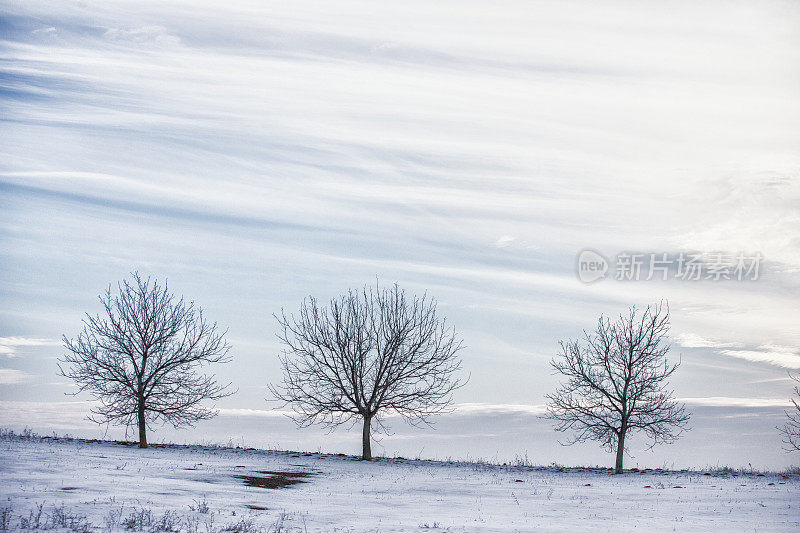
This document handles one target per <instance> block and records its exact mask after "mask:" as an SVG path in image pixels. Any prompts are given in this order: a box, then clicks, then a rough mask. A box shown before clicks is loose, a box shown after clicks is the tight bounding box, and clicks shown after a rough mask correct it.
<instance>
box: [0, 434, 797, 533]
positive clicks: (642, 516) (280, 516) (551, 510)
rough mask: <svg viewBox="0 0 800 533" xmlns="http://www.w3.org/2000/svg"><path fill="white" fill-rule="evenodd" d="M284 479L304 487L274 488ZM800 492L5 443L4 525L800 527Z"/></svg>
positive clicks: (443, 466)
mask: <svg viewBox="0 0 800 533" xmlns="http://www.w3.org/2000/svg"><path fill="white" fill-rule="evenodd" d="M287 472H291V473H299V474H293V475H288V474H286V473H287ZM304 474H305V475H304ZM283 482H289V483H292V482H293V484H290V485H288V486H285V487H281V488H269V487H270V486H273V485H277V484H281V483H283ZM259 485H262V486H259ZM264 485H265V486H264ZM799 489H800V476H798V475H797V474H792V475H789V474H723V473H720V472H710V473H706V472H702V471H699V472H663V471H658V470H656V471H644V472H630V473H626V474H625V475H621V476H613V475H611V474H609V473H608V472H607V471H601V470H591V469H560V468H556V467H549V468H532V467H517V466H489V465H481V464H473V463H456V464H451V463H447V462H430V461H418V460H403V459H385V460H379V461H375V462H371V463H365V462H361V461H356V460H354V459H353V458H351V457H343V456H331V455H324V454H297V453H284V452H268V451H261V450H251V449H223V448H212V447H202V446H186V447H153V448H149V449H147V450H140V449H138V448H135V447H132V446H125V445H120V444H113V443H106V442H87V441H77V440H63V439H61V440H54V439H27V440H26V439H19V438H5V439H2V440H0V497H1V500H0V522H4V524H5V525H6V526H7V527H8V529H20V528H26V527H27V528H28V529H33V528H35V527H36V526H37V525H38V527H39V528H40V529H44V528H52V529H55V528H59V529H68V530H72V531H80V532H86V531H109V530H125V529H128V530H138V531H158V530H167V531H188V532H190V533H211V532H212V531H213V532H220V531H229V532H241V533H256V532H262V531H263V532H266V531H421V530H425V531H431V530H433V531H570V532H572V531H587V530H598V531H612V530H614V531H631V530H644V531H648V532H654V531H800V490H799ZM42 504H44V505H43V506H42V507H41V509H42V511H41V514H39V511H38V508H39V507H38V506H40V505H42ZM0 525H3V524H0Z"/></svg>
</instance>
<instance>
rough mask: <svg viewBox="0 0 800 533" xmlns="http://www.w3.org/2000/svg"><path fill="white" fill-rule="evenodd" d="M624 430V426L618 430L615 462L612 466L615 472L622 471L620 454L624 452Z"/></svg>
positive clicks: (619, 472)
mask: <svg viewBox="0 0 800 533" xmlns="http://www.w3.org/2000/svg"><path fill="white" fill-rule="evenodd" d="M625 431H627V428H626V427H625V426H623V427H622V428H621V429H620V430H619V438H618V439H617V464H616V465H615V467H614V473H615V474H621V473H622V456H623V454H624V453H625Z"/></svg>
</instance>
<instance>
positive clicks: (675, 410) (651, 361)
mask: <svg viewBox="0 0 800 533" xmlns="http://www.w3.org/2000/svg"><path fill="white" fill-rule="evenodd" d="M668 331H669V307H668V306H667V305H666V304H659V305H657V306H647V308H646V309H645V310H644V312H642V313H637V311H636V308H635V307H631V308H630V311H629V313H628V314H627V315H625V316H623V315H620V317H619V319H618V320H616V321H615V322H613V323H612V322H611V321H610V320H609V319H608V318H604V317H602V316H601V317H600V319H599V320H598V323H597V328H596V329H595V331H594V333H593V334H590V333H587V332H585V331H584V339H583V342H580V341H578V340H570V341H567V342H563V341H562V342H561V357H560V358H558V359H554V360H553V361H551V365H552V367H553V369H554V370H555V371H556V372H557V373H559V374H562V375H563V376H565V377H566V382H565V383H562V385H561V386H560V388H559V389H558V390H556V392H555V393H553V394H549V395H548V396H547V398H548V407H547V415H546V417H547V418H550V419H552V420H554V421H556V423H557V424H556V430H557V431H566V430H572V431H574V436H573V438H572V440H571V441H569V442H568V444H574V443H575V442H584V441H587V440H595V441H599V442H600V443H601V444H602V445H603V446H604V447H605V448H607V449H608V450H609V451H614V449H615V448H616V452H617V460H616V465H615V472H616V473H617V474H620V473H622V459H623V454H624V451H625V438H626V436H627V434H628V432H629V431H642V432H644V433H645V434H646V435H647V436H648V437H649V438H650V439H652V444H651V447H652V446H655V445H656V444H658V443H660V442H667V443H668V442H673V441H674V440H675V439H677V438H678V437H679V436H680V435H681V433H682V432H683V431H684V429H685V428H686V424H687V422H688V420H689V415H688V414H687V413H686V411H685V406H684V405H682V404H678V403H677V402H676V401H675V400H674V398H673V393H672V392H671V391H668V390H666V386H667V379H668V378H669V377H670V376H671V375H672V374H673V372H675V370H676V369H677V368H678V366H679V363H676V364H673V365H670V364H669V363H668V362H667V359H666V355H667V352H668V351H669V345H668V344H667V343H666V336H667V333H668Z"/></svg>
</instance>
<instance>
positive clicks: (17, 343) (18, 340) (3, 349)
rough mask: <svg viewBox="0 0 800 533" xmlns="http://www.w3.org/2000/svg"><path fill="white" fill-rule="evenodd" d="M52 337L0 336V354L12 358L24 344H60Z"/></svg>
mask: <svg viewBox="0 0 800 533" xmlns="http://www.w3.org/2000/svg"><path fill="white" fill-rule="evenodd" d="M60 345H61V342H60V341H57V340H54V339H38V338H31V337H0V355H4V356H6V357H9V358H12V357H17V356H18V351H19V348H20V347H24V346H60Z"/></svg>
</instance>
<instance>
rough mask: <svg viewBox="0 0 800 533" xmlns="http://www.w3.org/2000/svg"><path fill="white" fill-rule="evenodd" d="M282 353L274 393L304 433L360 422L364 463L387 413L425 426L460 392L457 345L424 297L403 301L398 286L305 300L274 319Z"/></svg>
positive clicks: (413, 297)
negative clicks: (319, 426) (374, 431)
mask: <svg viewBox="0 0 800 533" xmlns="http://www.w3.org/2000/svg"><path fill="white" fill-rule="evenodd" d="M276 318H277V320H278V321H279V323H280V325H281V326H282V332H281V333H280V334H279V335H278V337H279V339H280V340H281V342H282V344H283V345H284V346H285V350H284V352H283V354H282V355H281V357H280V361H281V366H282V367H283V380H282V382H281V383H280V384H279V385H277V386H271V387H270V390H271V391H272V394H273V395H274V396H275V397H276V398H277V399H279V400H282V401H284V402H285V403H287V404H290V405H291V406H292V409H293V414H292V418H293V419H294V420H295V422H297V423H298V424H299V425H301V426H307V425H310V424H314V423H320V424H323V425H326V426H328V427H331V428H332V427H335V426H337V425H339V424H343V423H346V422H348V421H350V422H352V423H353V424H355V423H356V422H357V421H358V420H359V419H361V420H362V421H363V432H362V458H363V459H364V460H370V459H371V458H372V450H371V445H370V432H371V429H372V427H373V424H374V425H375V426H376V427H377V428H378V429H384V430H385V429H386V427H385V425H384V424H383V422H382V416H383V415H385V414H388V413H391V412H394V413H398V414H400V415H401V416H402V417H403V418H404V419H405V420H406V421H408V422H410V423H412V424H416V423H429V420H428V419H429V417H430V416H431V415H433V414H435V413H439V412H441V411H443V410H445V409H446V408H447V406H448V405H449V404H450V402H451V393H452V392H453V391H454V390H455V389H456V388H458V387H460V386H461V385H463V382H462V381H460V380H459V379H458V378H457V377H456V376H455V374H456V372H457V371H458V370H459V369H460V367H461V360H460V359H458V358H457V357H456V354H457V352H458V351H459V350H460V349H461V341H459V340H458V339H457V337H456V334H455V331H454V330H453V329H449V328H448V327H447V326H446V325H445V321H444V320H440V319H439V318H437V316H436V302H435V301H434V300H432V299H430V298H428V297H427V296H422V297H421V298H419V297H417V296H410V297H406V294H405V291H403V290H401V289H400V288H399V287H398V286H397V285H394V286H393V287H392V288H381V287H379V286H376V287H374V288H367V287H365V288H364V289H362V290H358V291H355V290H351V291H349V292H347V294H344V295H342V296H340V297H339V298H336V299H333V300H331V302H330V304H329V306H328V307H327V308H325V307H320V305H319V303H318V301H317V300H316V299H315V298H313V297H309V298H308V299H307V300H305V301H304V302H303V304H302V305H301V307H300V311H299V313H298V315H296V316H295V315H291V316H290V317H287V316H286V314H285V313H281V316H280V317H277V316H276Z"/></svg>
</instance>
